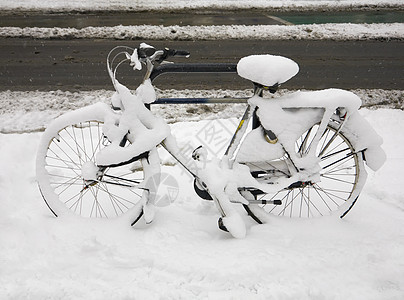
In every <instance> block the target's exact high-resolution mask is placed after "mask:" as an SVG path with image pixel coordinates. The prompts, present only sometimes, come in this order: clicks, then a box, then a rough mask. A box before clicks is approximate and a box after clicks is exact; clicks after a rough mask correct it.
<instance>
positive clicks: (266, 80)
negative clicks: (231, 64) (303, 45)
mask: <svg viewBox="0 0 404 300" xmlns="http://www.w3.org/2000/svg"><path fill="white" fill-rule="evenodd" d="M298 72H299V66H298V64H297V63H295V62H294V61H293V60H291V59H289V58H286V57H283V56H276V55H270V54H264V55H250V56H246V57H243V58H242V59H240V61H239V62H238V64H237V73H238V75H239V76H240V77H243V78H245V79H248V80H251V81H252V82H255V83H259V84H261V85H263V86H267V87H271V86H276V85H279V84H281V83H284V82H286V81H288V80H289V79H290V78H292V77H293V76H295V75H296V74H297V73H298Z"/></svg>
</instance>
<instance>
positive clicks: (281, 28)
mask: <svg viewBox="0 0 404 300" xmlns="http://www.w3.org/2000/svg"><path fill="white" fill-rule="evenodd" d="M0 37H29V38H38V39H73V38H76V39H77V38H103V39H107V38H113V39H118V40H124V39H129V40H132V39H137V40H138V39H141V40H145V39H147V40H222V39H252V40H254V39H259V40H280V39H284V40H289V39H311V40H320V39H332V40H368V39H403V38H404V23H386V24H350V23H338V24H313V25H290V26H286V25H220V26H219V25H218V26H178V25H175V26H155V25H139V26H122V25H119V26H113V27H85V28H82V29H76V28H59V27H52V28H38V27H25V28H20V27H0Z"/></svg>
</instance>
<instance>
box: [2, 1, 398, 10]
mask: <svg viewBox="0 0 404 300" xmlns="http://www.w3.org/2000/svg"><path fill="white" fill-rule="evenodd" d="M400 5H402V2H401V1H397V0H365V1H360V0H339V1H329V0H270V1H268V0H245V1H240V0H223V1H216V0H194V1H189V0H177V1H170V2H168V1H161V0H137V1H132V0H114V1H110V0H99V1H94V0H71V1H62V0H53V1H50V0H42V1H37V0H15V1H9V0H0V7H1V8H3V9H8V10H21V11H27V10H45V11H69V12H70V11H72V10H75V11H89V10H91V11H94V10H109V11H110V10H126V11H127V10H129V11H145V10H158V11H172V10H183V9H233V10H234V9H277V10H302V9H304V10H308V9H311V10H312V9H317V10H320V9H321V10H332V9H369V8H375V7H377V8H379V9H380V8H389V7H397V6H400Z"/></svg>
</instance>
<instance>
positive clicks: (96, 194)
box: [37, 112, 146, 222]
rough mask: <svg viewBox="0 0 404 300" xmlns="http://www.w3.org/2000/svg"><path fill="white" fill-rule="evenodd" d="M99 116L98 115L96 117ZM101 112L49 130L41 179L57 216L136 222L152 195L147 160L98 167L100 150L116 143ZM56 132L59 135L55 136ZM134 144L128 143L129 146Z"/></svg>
mask: <svg viewBox="0 0 404 300" xmlns="http://www.w3.org/2000/svg"><path fill="white" fill-rule="evenodd" d="M91 115H93V116H91ZM99 115H100V114H97V113H91V112H90V113H87V114H83V117H80V116H79V117H77V115H76V117H75V118H73V119H75V120H74V122H71V121H70V119H71V117H72V116H74V112H72V113H69V114H67V115H64V116H62V117H61V118H59V120H57V124H58V126H57V127H58V128H55V126H53V127H52V128H51V129H49V131H50V132H47V131H48V130H47V131H45V133H44V135H43V139H42V141H41V143H40V148H39V151H38V156H37V181H38V185H39V188H40V191H41V193H42V196H43V198H44V200H45V202H46V204H47V205H48V207H49V209H50V210H51V211H52V212H53V214H54V215H55V216H60V215H64V214H74V215H77V216H81V217H86V218H116V217H122V216H123V215H126V216H127V217H129V218H130V222H133V221H135V220H138V219H139V218H140V216H141V215H142V205H141V199H142V197H143V195H144V193H146V191H145V190H144V189H142V188H141V186H140V183H141V182H142V181H143V179H144V170H143V166H142V162H141V161H135V162H134V163H132V164H129V165H122V166H116V167H106V168H105V167H104V168H98V167H97V166H96V163H95V158H96V154H97V152H99V151H100V150H102V149H103V148H104V147H106V146H107V145H109V144H110V142H109V141H108V139H107V138H106V137H105V136H104V134H103V131H102V125H103V122H104V120H103V118H102V117H100V116H99ZM52 132H53V133H52ZM127 143H128V142H127Z"/></svg>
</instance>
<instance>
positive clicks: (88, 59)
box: [0, 38, 404, 91]
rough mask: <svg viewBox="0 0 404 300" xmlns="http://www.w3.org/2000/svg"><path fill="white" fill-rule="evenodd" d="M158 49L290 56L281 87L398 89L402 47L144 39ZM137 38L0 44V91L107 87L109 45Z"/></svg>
mask: <svg viewBox="0 0 404 300" xmlns="http://www.w3.org/2000/svg"><path fill="white" fill-rule="evenodd" d="M146 42H148V43H149V44H152V45H154V46H156V47H157V48H159V47H170V48H175V49H185V50H188V51H190V52H191V57H190V58H189V59H184V58H178V59H176V61H177V62H213V63H214V62H231V63H236V62H237V61H238V60H239V59H240V58H241V57H243V56H247V55H250V54H260V53H270V54H275V55H283V56H286V57H289V58H292V59H293V60H295V61H296V62H297V63H298V64H299V65H300V72H299V74H298V75H297V76H296V77H294V78H293V79H291V80H290V81H289V82H287V83H285V84H284V87H285V88H289V89H298V88H303V89H320V88H326V87H335V88H344V89H354V88H381V89H403V82H404V81H403V79H404V43H403V42H400V41H302V40H294V41H293V40H291V41H257V40H254V41H248V40H243V41H238V40H228V41H195V42H194V41H164V42H163V41H146ZM138 44H139V42H138V41H116V40H34V39H18V38H16V39H0V90H41V91H49V90H56V89H60V90H71V91H75V90H93V89H111V88H112V85H111V83H110V80H109V77H108V74H107V71H106V67H105V65H106V64H105V62H106V55H107V53H108V51H109V50H110V49H111V48H113V47H114V46H117V45H128V46H133V47H136V46H137V45H138ZM137 73H138V72H134V71H132V70H131V69H130V67H122V70H121V74H122V79H121V80H122V81H123V82H124V83H126V84H129V85H131V83H133V84H136V82H138V81H140V79H141V76H140V74H139V75H137ZM155 84H156V86H158V87H160V88H163V89H167V88H175V89H185V88H189V89H209V88H226V89H227V88H229V89H241V88H248V87H250V86H251V85H250V83H249V82H248V81H246V80H243V79H240V78H238V76H237V75H236V74H235V75H232V74H170V75H168V74H166V75H163V76H161V77H159V78H157V79H156V81H155Z"/></svg>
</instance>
